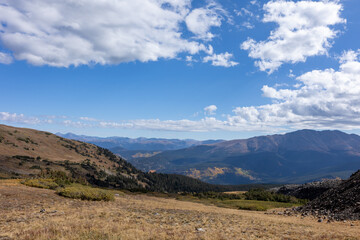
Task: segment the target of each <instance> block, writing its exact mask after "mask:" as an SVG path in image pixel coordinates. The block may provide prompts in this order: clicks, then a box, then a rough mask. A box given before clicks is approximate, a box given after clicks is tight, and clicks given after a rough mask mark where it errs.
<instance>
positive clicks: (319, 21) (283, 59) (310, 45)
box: [241, 0, 345, 73]
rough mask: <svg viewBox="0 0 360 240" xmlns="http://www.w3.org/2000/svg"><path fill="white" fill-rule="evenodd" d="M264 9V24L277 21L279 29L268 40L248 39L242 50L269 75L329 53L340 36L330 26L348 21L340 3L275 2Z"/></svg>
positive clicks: (326, 0) (275, 0)
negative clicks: (279, 69)
mask: <svg viewBox="0 0 360 240" xmlns="http://www.w3.org/2000/svg"><path fill="white" fill-rule="evenodd" d="M264 10H265V12H266V14H265V15H264V18H263V22H275V23H277V24H278V28H276V29H275V30H274V31H272V32H271V33H270V36H269V38H268V39H267V40H266V41H260V42H256V41H255V40H253V39H251V38H249V39H248V40H247V41H245V42H244V43H242V45H241V48H242V49H244V50H248V51H249V57H251V58H254V59H258V60H257V61H256V62H255V65H256V66H258V67H259V68H260V70H261V71H268V73H272V72H273V71H275V70H276V69H278V68H279V67H280V66H281V65H282V64H284V63H297V62H305V61H306V59H307V57H310V56H316V55H323V54H327V51H328V48H330V46H331V42H330V40H331V39H333V38H335V37H336V35H337V31H336V30H334V29H332V28H330V26H333V25H335V24H339V23H344V22H345V20H344V19H342V18H341V17H340V13H341V10H342V5H341V4H340V3H338V1H328V0H322V1H317V2H315V1H298V2H293V1H283V0H273V1H270V2H268V3H267V4H265V5H264Z"/></svg>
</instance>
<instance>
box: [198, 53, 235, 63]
mask: <svg viewBox="0 0 360 240" xmlns="http://www.w3.org/2000/svg"><path fill="white" fill-rule="evenodd" d="M232 57H233V55H232V54H231V53H228V52H225V53H220V54H215V53H214V54H212V55H209V56H206V57H204V58H203V62H211V65H213V66H221V67H233V66H236V65H238V64H239V63H238V62H234V61H231V60H230V59H231V58H232Z"/></svg>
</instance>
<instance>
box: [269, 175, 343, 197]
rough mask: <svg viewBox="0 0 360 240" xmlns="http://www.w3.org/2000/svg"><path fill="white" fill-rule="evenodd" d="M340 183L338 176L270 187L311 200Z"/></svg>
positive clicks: (281, 192) (279, 191) (278, 191)
mask: <svg viewBox="0 0 360 240" xmlns="http://www.w3.org/2000/svg"><path fill="white" fill-rule="evenodd" d="M341 183H342V180H341V179H340V178H337V179H325V180H323V181H316V182H310V183H305V184H291V185H285V186H282V187H280V188H274V189H272V190H273V191H275V192H276V193H280V194H285V195H290V196H294V197H296V198H301V199H309V200H313V199H315V198H317V197H319V196H320V195H321V194H323V193H324V192H326V191H327V190H329V189H331V188H334V187H337V186H338V185H339V184H341Z"/></svg>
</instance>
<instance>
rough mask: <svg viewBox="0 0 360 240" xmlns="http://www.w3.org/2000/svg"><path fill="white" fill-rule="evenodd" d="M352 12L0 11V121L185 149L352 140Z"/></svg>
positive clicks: (144, 0)
mask: <svg viewBox="0 0 360 240" xmlns="http://www.w3.org/2000/svg"><path fill="white" fill-rule="evenodd" d="M139 6H141V7H139ZM359 10H360V2H359V1H356V0H342V1H280V0H274V1H259V0H258V1H230V0H226V1H190V0H189V1H177V0H168V1H166V0H157V1H155V0H141V1H140V0H138V1H131V2H130V1H125V0H124V1H121V0H119V1H102V2H101V3H100V2H97V1H95V0H88V1H78V2H77V3H74V2H73V1H70V0H67V1H58V2H56V1H55V2H54V1H53V2H51V3H50V2H48V1H45V0H34V1H25V0H18V1H11V0H0V22H1V27H0V87H1V94H0V123H2V124H8V125H13V126H19V127H29V128H35V129H40V130H47V131H51V132H73V133H77V134H85V135H97V136H128V137H140V136H143V137H166V138H195V139H210V138H212V139H215V138H222V139H234V138H246V137H250V136H254V135H262V134H272V133H283V132H288V131H293V130H296V129H302V128H311V129H340V130H344V131H347V132H354V133H359V130H358V129H359V126H360V97H359V96H360V62H359V54H360V51H359V50H358V49H360V46H359V41H358V40H359V37H360V25H359V24H360V19H359V18H360V16H359V15H358V11H359Z"/></svg>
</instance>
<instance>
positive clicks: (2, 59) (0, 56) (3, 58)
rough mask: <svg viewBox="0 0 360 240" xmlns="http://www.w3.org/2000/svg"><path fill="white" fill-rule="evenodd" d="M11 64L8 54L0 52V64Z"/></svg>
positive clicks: (11, 60)
mask: <svg viewBox="0 0 360 240" xmlns="http://www.w3.org/2000/svg"><path fill="white" fill-rule="evenodd" d="M12 62H13V59H12V57H11V56H10V55H9V54H7V53H3V52H0V63H2V64H10V63H12Z"/></svg>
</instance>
